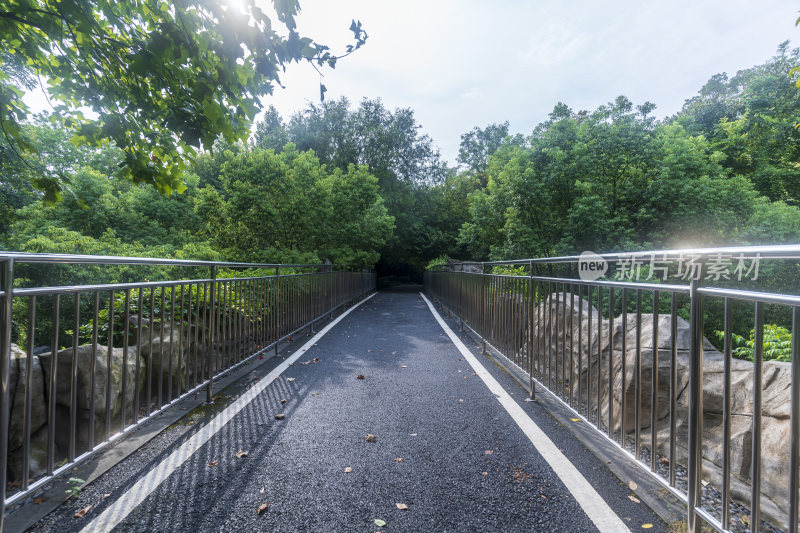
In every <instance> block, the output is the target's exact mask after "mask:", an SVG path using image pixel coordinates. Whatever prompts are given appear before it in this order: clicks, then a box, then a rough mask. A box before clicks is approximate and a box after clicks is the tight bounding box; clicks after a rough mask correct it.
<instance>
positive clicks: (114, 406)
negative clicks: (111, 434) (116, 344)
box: [39, 344, 144, 419]
mask: <svg viewBox="0 0 800 533" xmlns="http://www.w3.org/2000/svg"><path fill="white" fill-rule="evenodd" d="M75 352H76V355H77V365H76V371H77V403H78V404H77V407H78V410H79V411H86V412H88V411H89V409H90V406H91V404H92V362H94V413H95V416H97V417H102V418H104V417H105V414H106V403H107V402H106V390H107V387H106V385H107V383H108V362H109V358H108V355H109V354H108V347H107V346H103V345H99V344H98V345H97V346H96V347H95V346H93V345H91V344H84V345H81V346H78V347H77V349H76V350H75ZM51 357H52V355H51V353H50V352H48V353H45V354H42V355H40V356H39V358H40V359H41V362H42V365H43V367H44V376H45V379H46V380H47V381H48V382H49V380H50V372H51V370H50V366H51ZM72 359H73V349H72V348H66V349H64V350H60V351H59V352H58V353H57V358H56V404H57V405H61V406H64V407H67V408H69V406H70V382H71V376H72ZM123 362H125V365H124V366H123ZM136 362H137V354H136V350H135V348H128V354H127V357H125V354H124V350H123V349H122V348H112V350H111V382H110V383H111V396H110V407H111V417H112V419H115V418H116V417H117V416H118V415H119V412H120V410H121V409H122V402H123V401H125V403H126V408H127V412H128V414H129V416H130V413H131V410H132V409H133V405H134V397H135V393H136ZM123 368H124V369H125V372H126V386H125V391H122V374H123ZM143 371H144V365H143V364H142V362H141V360H140V370H139V373H140V375H139V387H140V388H141V387H142V385H143V384H144V372H143ZM123 394H124V400H123Z"/></svg>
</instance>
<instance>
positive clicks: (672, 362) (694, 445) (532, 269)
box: [425, 246, 800, 533]
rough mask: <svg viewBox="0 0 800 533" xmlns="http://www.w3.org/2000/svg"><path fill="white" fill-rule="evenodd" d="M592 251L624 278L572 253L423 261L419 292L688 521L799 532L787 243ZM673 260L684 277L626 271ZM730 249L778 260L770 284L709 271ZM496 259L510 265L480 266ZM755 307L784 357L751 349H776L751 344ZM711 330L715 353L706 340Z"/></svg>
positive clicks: (799, 328) (798, 381) (740, 257)
mask: <svg viewBox="0 0 800 533" xmlns="http://www.w3.org/2000/svg"><path fill="white" fill-rule="evenodd" d="M600 258H602V261H605V262H606V265H607V266H608V267H609V270H611V268H610V267H614V266H615V267H616V271H617V272H620V267H621V266H622V267H623V268H622V269H621V272H622V274H623V275H622V278H623V279H621V280H614V279H609V278H610V277H611V276H610V274H611V272H609V273H608V274H607V275H606V276H603V277H600V278H598V277H596V276H594V277H593V276H589V275H581V271H580V270H579V269H581V268H584V267H585V266H586V264H585V262H584V261H583V260H582V258H581V257H580V256H570V257H557V258H539V259H524V260H513V261H496V262H463V263H461V262H456V263H451V264H449V265H446V266H441V267H437V268H435V269H431V270H429V271H427V272H426V273H425V290H426V292H427V293H428V294H429V295H431V296H432V297H433V298H434V299H435V300H437V301H438V302H439V303H440V304H441V305H443V306H444V307H445V308H447V309H448V310H449V311H450V312H452V313H453V314H455V315H456V316H458V317H459V319H460V320H461V323H462V327H463V326H464V325H466V326H468V327H469V328H470V329H471V330H472V331H473V332H474V334H476V336H477V337H479V338H480V339H482V341H483V349H484V351H485V350H486V346H487V343H488V344H490V345H491V346H492V347H494V348H495V349H496V350H497V351H498V352H500V354H501V355H503V356H504V357H505V358H506V359H507V361H506V362H507V363H510V364H511V368H512V369H513V368H515V367H516V373H517V374H519V375H522V376H525V377H524V379H525V380H526V381H527V382H528V383H526V385H527V386H528V387H529V390H530V393H531V396H534V395H535V391H536V388H537V387H539V388H544V389H546V390H547V391H549V392H550V393H551V395H552V396H553V397H555V398H556V399H557V401H559V402H560V403H562V404H563V405H565V406H566V407H568V408H569V409H571V410H572V412H573V413H574V415H575V416H577V417H579V418H580V420H582V421H584V422H586V423H588V424H589V425H590V426H591V427H593V428H594V429H595V430H596V433H597V434H599V435H602V438H605V439H609V440H610V441H611V442H613V443H614V444H615V445H616V447H617V448H619V449H620V450H622V451H623V453H624V454H626V455H627V456H628V457H629V458H630V459H633V460H635V461H637V462H638V464H639V465H640V466H641V467H643V468H644V469H646V470H647V471H649V473H650V474H651V475H652V477H653V479H655V480H656V481H657V482H658V483H659V484H660V485H661V486H663V487H664V488H666V489H667V490H669V491H670V492H671V493H672V494H673V495H675V496H677V497H678V498H679V499H680V500H682V501H683V502H684V503H685V504H686V506H687V513H686V520H687V526H688V531H689V532H691V533H696V532H699V531H700V527H701V526H700V524H701V519H702V521H705V522H706V523H708V524H709V525H711V526H712V527H713V528H714V529H716V530H718V531H742V530H745V529H746V530H749V531H753V532H755V531H759V530H762V529H767V530H770V531H773V530H775V529H776V528H784V529H786V528H788V530H789V531H792V532H797V531H798V485H799V482H800V477H798V476H799V475H798V467H800V461H799V457H800V344H799V343H798V340H799V338H798V335H800V296H798V295H797V291H798V288H799V287H800V276H798V275H797V273H798V272H800V263H798V261H800V246H766V247H765V246H759V247H736V248H714V249H694V250H667V251H657V252H633V253H618V254H604V255H602V254H601V256H600ZM654 258H657V260H658V262H659V263H658V265H656V261H654ZM686 258H691V261H692V265H693V266H694V270H693V271H692V275H691V276H688V278H687V281H688V283H686V282H684V283H676V284H668V283H665V282H664V281H665V279H662V280H658V279H656V280H654V281H655V282H650V281H649V280H644V279H643V280H639V278H638V277H637V279H636V280H634V279H632V278H633V277H634V276H633V273H632V271H631V269H630V266H631V264H636V262H637V261H638V262H639V265H645V266H647V269H646V273H649V274H652V272H653V269H654V268H656V266H660V267H662V268H663V269H664V270H663V273H664V276H663V277H664V278H666V279H667V280H668V279H669V277H670V276H673V277H674V276H677V275H678V274H680V271H679V269H680V268H681V265H685V264H686V263H685V261H686ZM648 259H649V261H648ZM742 261H745V262H747V261H749V262H750V265H751V273H752V264H753V262H756V265H757V264H758V262H759V261H764V262H765V264H766V265H767V266H766V267H765V266H763V265H762V273H763V272H764V271H765V270H767V271H768V272H769V271H770V268H769V267H768V265H769V264H770V263H772V262H776V261H782V264H783V265H784V267H783V269H782V270H781V269H773V270H772V271H771V272H772V273H773V274H775V275H781V276H784V277H786V278H787V279H782V280H780V281H781V282H782V284H783V289H782V292H784V293H777V292H769V291H765V290H763V289H759V288H758V284H757V283H755V282H754V280H751V281H750V282H747V283H745V282H740V281H738V280H736V279H728V280H726V279H725V278H726V277H727V278H731V277H732V276H731V275H730V274H731V272H730V270H729V271H728V273H727V275H726V274H725V273H722V274H721V275H720V269H719V268H716V270H715V267H714V265H719V264H726V265H728V266H732V265H733V266H735V265H736V264H737V262H738V263H739V265H741V264H742ZM665 265H666V266H665ZM787 265H788V266H787ZM757 268H758V267H756V272H757ZM508 269H516V271H513V272H511V273H510V274H500V273H492V272H493V271H494V270H501V271H502V270H508ZM637 275H638V271H637ZM739 275H740V277H741V272H739ZM683 277H686V276H685V272H684V276H683ZM590 278H593V279H590ZM709 279H711V280H713V281H712V282H709ZM787 284H788V288H787ZM711 285H715V286H711ZM736 286H739V287H740V288H736ZM741 287H746V290H745V289H743V288H741ZM785 293H790V294H785ZM767 315H768V316H769V317H770V318H771V319H772V320H774V321H775V322H780V323H782V324H784V326H785V329H786V330H788V331H790V332H791V344H790V347H788V348H787V346H786V344H787V343H786V342H784V352H785V351H786V350H790V355H791V362H785V363H776V362H769V363H765V361H764V359H765V346H768V347H769V348H770V349H772V348H773V347H774V345H773V344H772V341H769V342H767V341H765V316H767ZM743 324H744V325H745V326H743ZM714 326H718V328H719V330H718V331H716V332H715V333H716V334H717V335H718V338H714V339H713V340H715V342H716V343H717V345H718V347H719V349H718V350H717V348H715V347H714V345H713V344H712V343H711V342H710V341H709V340H708V338H709V336H710V335H709V330H713V329H714ZM735 327H736V328H739V329H740V330H741V329H742V328H745V327H746V329H749V328H752V337H751V342H750V346H751V357H752V362H747V361H742V360H740V359H735V358H733V357H732V353H734V352H735V350H736V348H737V344H736V342H735V341H736V336H737V334H736V332H735V331H734V328H735ZM704 332H705V336H704ZM740 335H742V336H744V335H746V331H741V333H740ZM712 337H713V336H712ZM739 346H741V337H740V338H739ZM767 365H769V367H768V369H769V376H767V377H765V368H766V367H767ZM512 374H513V372H512ZM704 398H705V401H706V405H705V406H704ZM767 419H768V420H767ZM762 430H764V431H762ZM767 430H769V432H767ZM762 463H766V465H763V464H762ZM714 501H716V502H717V503H716V504H714V503H713V502H714ZM748 506H749V508H748ZM762 519H763V520H764V522H762ZM748 522H749V523H748Z"/></svg>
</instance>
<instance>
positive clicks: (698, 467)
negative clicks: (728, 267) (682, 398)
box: [686, 276, 703, 533]
mask: <svg viewBox="0 0 800 533" xmlns="http://www.w3.org/2000/svg"><path fill="white" fill-rule="evenodd" d="M698 277H699V276H698ZM698 286H699V280H698V279H693V280H692V283H691V285H690V287H689V301H690V307H691V315H690V317H689V331H690V334H691V344H690V351H689V457H688V470H689V486H688V506H687V519H686V523H687V532H688V533H699V531H700V520H699V519H698V516H697V511H696V508H697V506H698V504H699V503H700V495H701V486H700V482H701V479H702V475H703V472H702V469H703V450H702V442H703V441H702V437H703V300H702V296H701V295H700V294H698V292H697V289H698Z"/></svg>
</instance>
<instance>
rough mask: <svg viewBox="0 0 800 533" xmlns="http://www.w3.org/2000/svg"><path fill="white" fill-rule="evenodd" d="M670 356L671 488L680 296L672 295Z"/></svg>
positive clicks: (675, 442) (675, 455) (674, 471)
mask: <svg viewBox="0 0 800 533" xmlns="http://www.w3.org/2000/svg"><path fill="white" fill-rule="evenodd" d="M670 321H671V322H670V326H671V327H670V344H671V349H670V355H669V360H670V364H669V372H670V376H669V486H670V487H674V486H675V474H676V472H677V468H676V463H677V461H678V456H677V451H676V445H677V436H676V427H677V415H678V295H677V293H674V292H673V293H672V309H671V310H670Z"/></svg>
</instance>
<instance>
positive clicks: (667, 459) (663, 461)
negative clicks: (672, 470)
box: [661, 457, 669, 465]
mask: <svg viewBox="0 0 800 533" xmlns="http://www.w3.org/2000/svg"><path fill="white" fill-rule="evenodd" d="M661 463H662V464H665V465H668V464H669V457H662V458H661Z"/></svg>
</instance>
